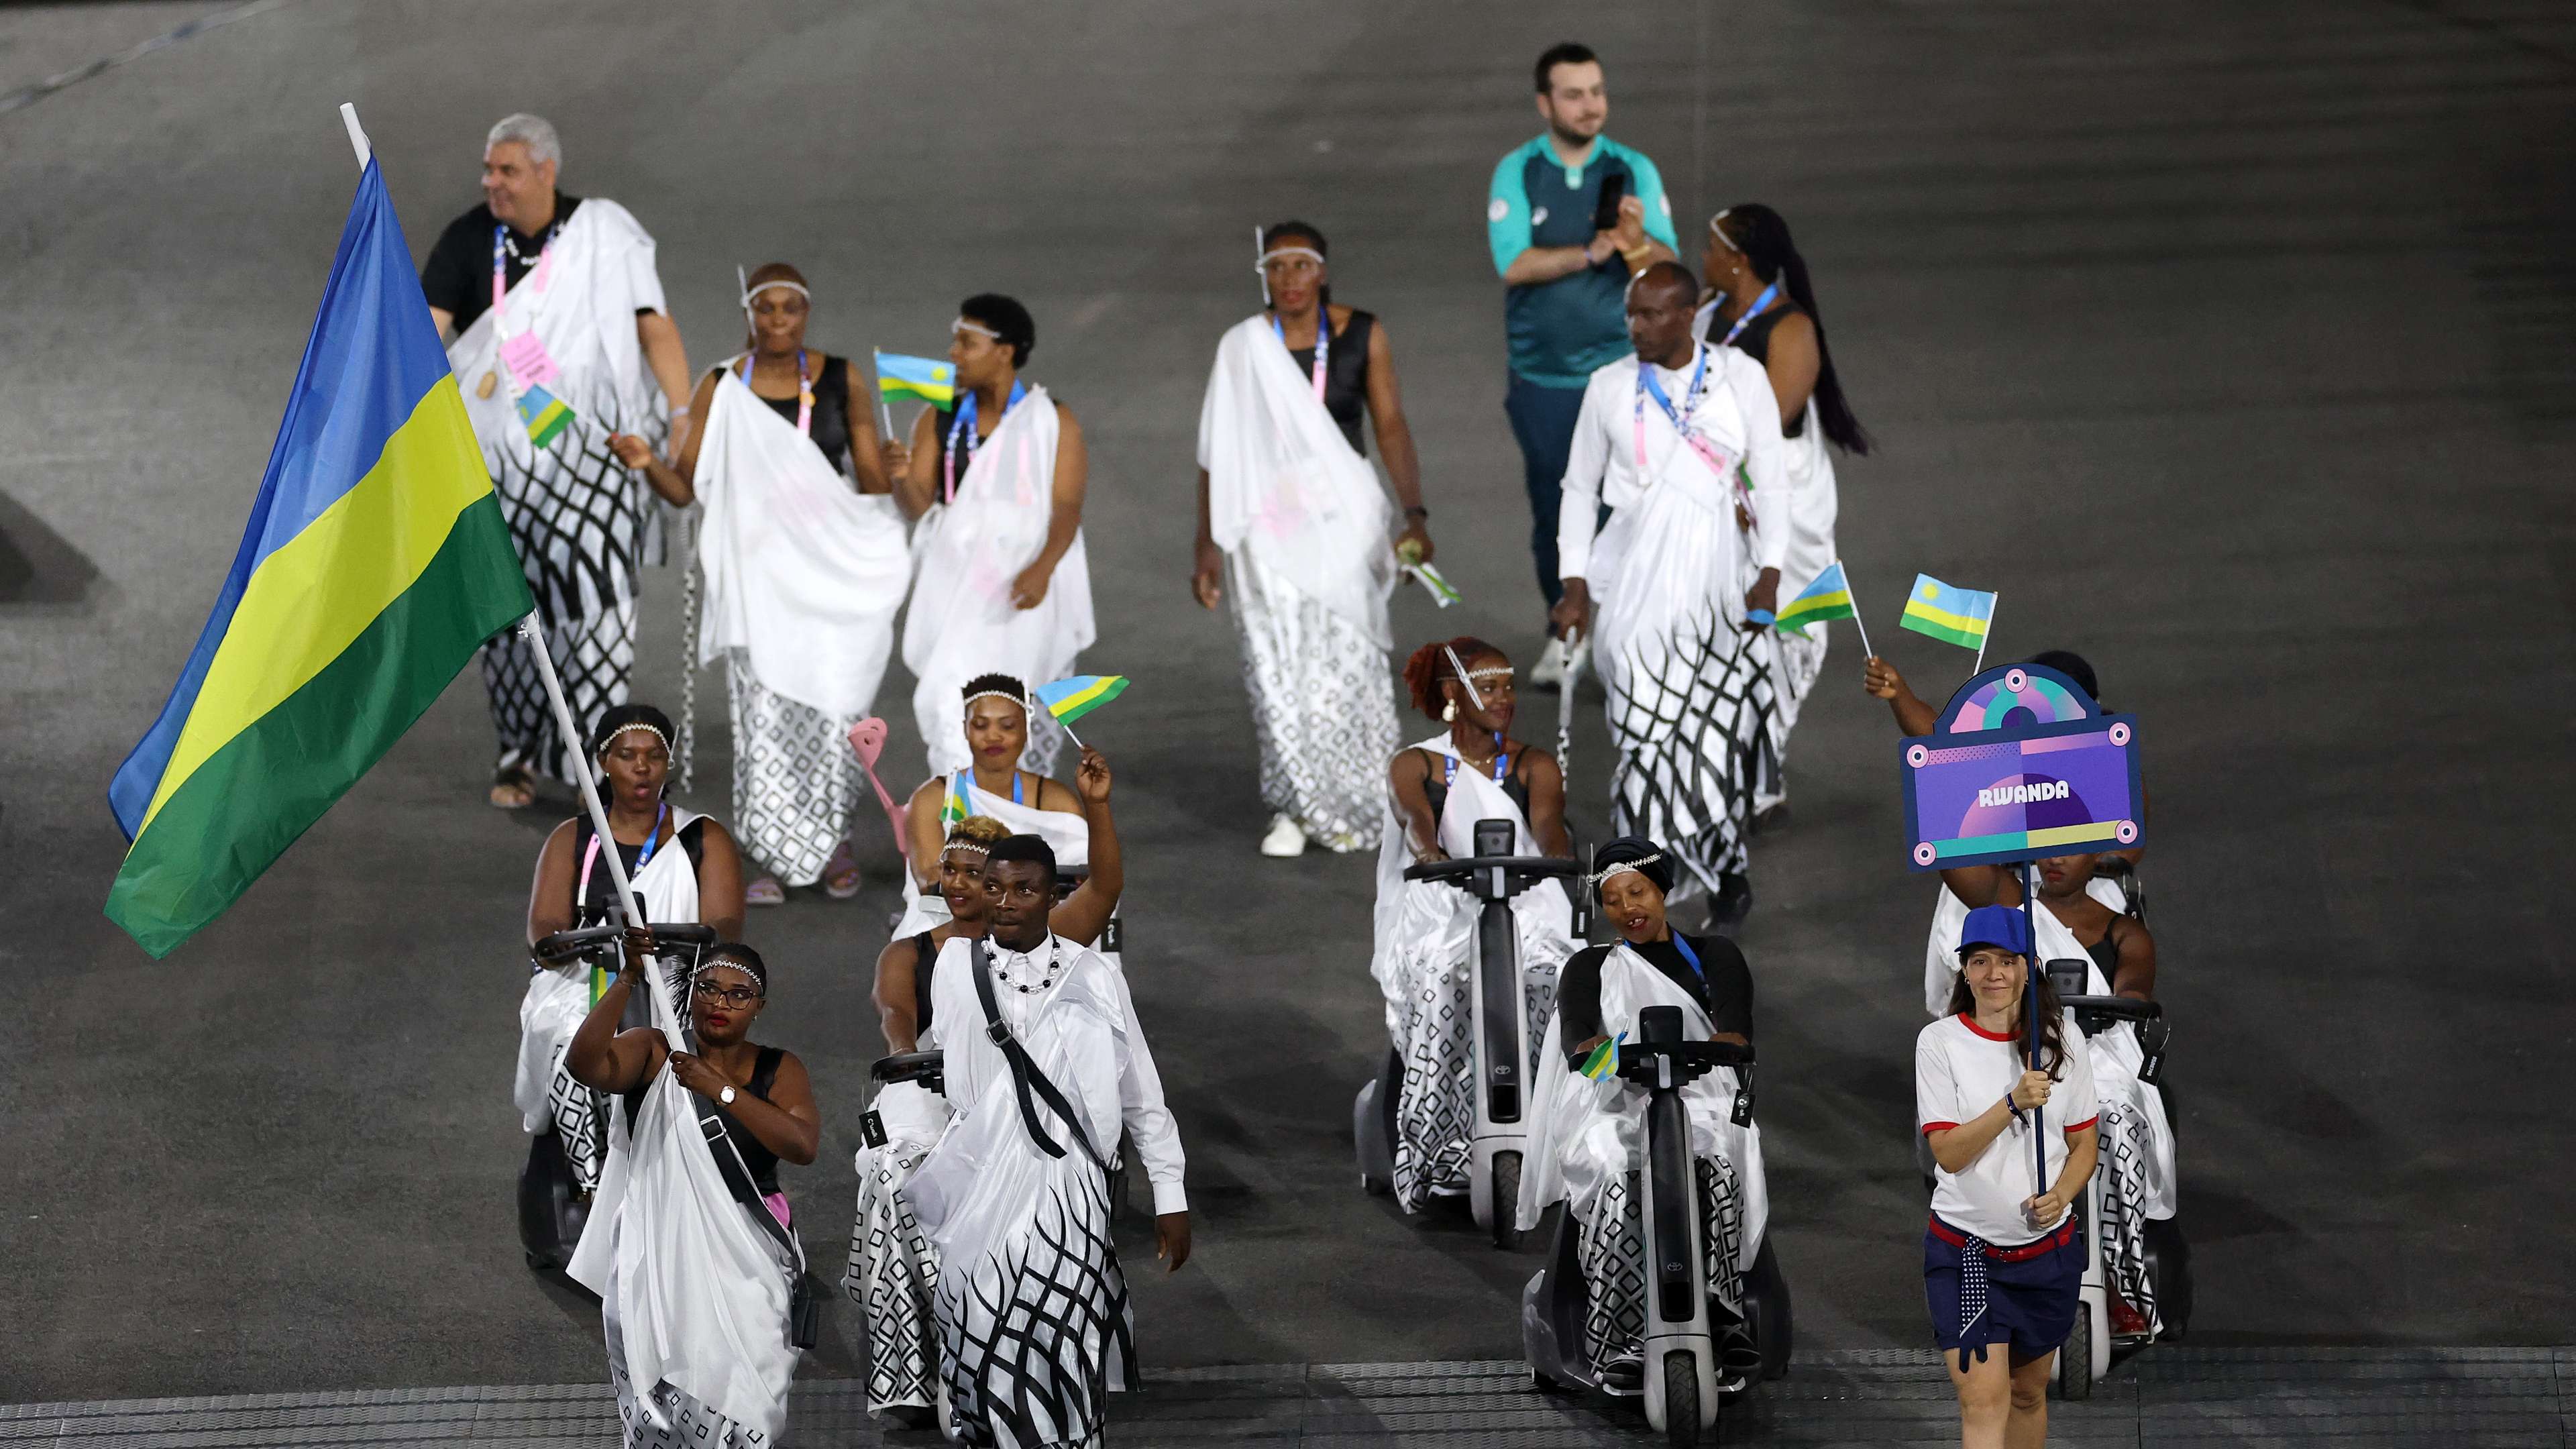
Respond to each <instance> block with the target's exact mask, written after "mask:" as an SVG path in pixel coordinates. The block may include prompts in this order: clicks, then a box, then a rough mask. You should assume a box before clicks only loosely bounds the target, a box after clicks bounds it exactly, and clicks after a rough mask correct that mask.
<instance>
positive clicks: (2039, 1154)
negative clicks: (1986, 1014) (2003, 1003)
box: [2020, 860, 2048, 1197]
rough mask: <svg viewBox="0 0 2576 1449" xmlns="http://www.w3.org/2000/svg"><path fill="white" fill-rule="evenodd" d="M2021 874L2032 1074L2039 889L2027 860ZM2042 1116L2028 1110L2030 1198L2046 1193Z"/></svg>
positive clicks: (2025, 1017) (2025, 1026)
mask: <svg viewBox="0 0 2576 1449" xmlns="http://www.w3.org/2000/svg"><path fill="white" fill-rule="evenodd" d="M2020 871H2021V920H2022V930H2023V932H2024V933H2025V934H2027V935H2028V936H2029V937H2030V954H2029V955H2028V956H2026V957H2024V958H2023V962H2024V965H2023V968H2022V975H2023V977H2024V978H2025V984H2024V987H2023V997H2024V999H2023V1002H2022V1030H2023V1032H2024V1034H2025V1038H2026V1039H2027V1040H2028V1041H2029V1042H2030V1069H2031V1070H2032V1071H2034V1072H2035V1071H2038V1070H2039V1039H2040V1025H2039V972H2040V964H2039V917H2038V916H2037V915H2036V914H2035V913H2036V912H2037V911H2038V909H2039V889H2038V877H2037V875H2036V873H2035V872H2033V871H2032V870H2031V868H2030V862H2029V861H2027V860H2025V861H2023V862H2021V866H2020ZM2045 1113H2046V1108H2044V1107H2033V1108H2032V1109H2031V1110H2030V1181H2031V1189H2030V1191H2031V1195H2032V1196H2033V1197H2037V1196H2038V1195H2039V1194H2041V1193H2044V1192H2046V1191H2048V1138H2047V1136H2046V1135H2044V1133H2043V1132H2042V1130H2041V1120H2040V1119H2041V1118H2042V1117H2043V1116H2044V1115H2045Z"/></svg>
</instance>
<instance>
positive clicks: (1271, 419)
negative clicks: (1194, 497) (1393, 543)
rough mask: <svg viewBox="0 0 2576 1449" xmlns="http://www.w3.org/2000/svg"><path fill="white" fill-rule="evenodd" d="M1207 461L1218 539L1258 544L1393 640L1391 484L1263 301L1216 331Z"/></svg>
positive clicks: (1300, 580)
mask: <svg viewBox="0 0 2576 1449" xmlns="http://www.w3.org/2000/svg"><path fill="white" fill-rule="evenodd" d="M1319 325H1323V326H1330V325H1331V323H1330V321H1329V320H1324V321H1322V322H1321V323H1320V324H1319ZM1199 466H1200V467H1202V468H1205V469H1206V470H1207V472H1208V526H1209V532H1210V533H1211V535H1212V536H1213V537H1214V538H1215V540H1216V545H1217V547H1219V548H1221V549H1224V550H1225V551H1226V552H1228V553H1232V552H1234V551H1236V550H1237V549H1249V550H1250V551H1251V553H1252V555H1253V557H1255V558H1257V559H1259V560H1260V561H1261V562H1262V563H1263V564H1264V565H1266V566H1268V567H1269V568H1270V569H1271V570H1273V571H1274V572H1276V573H1278V574H1280V575H1282V576H1283V577H1285V578H1286V579H1287V580H1288V581H1289V582H1290V583H1293V584H1295V585H1296V586H1297V589H1298V590H1299V592H1301V593H1304V594H1305V595H1307V596H1308V597H1309V598H1312V599H1314V600H1316V601H1317V602H1319V603H1321V604H1322V605H1323V606H1324V607H1325V608H1327V609H1329V610H1331V611H1332V612H1333V614H1334V615H1335V616H1337V617H1339V618H1341V619H1343V620H1344V621H1346V622H1348V623H1349V624H1351V625H1352V626H1353V627H1355V628H1357V629H1359V630H1360V632H1362V633H1363V634H1365V635H1367V636H1368V638H1369V641H1370V642H1371V643H1373V644H1375V645H1376V646H1377V647H1378V648H1380V649H1385V648H1388V647H1390V645H1391V644H1392V643H1393V636H1392V635H1391V634H1390V633H1389V632H1388V630H1387V622H1386V600H1387V595H1388V594H1389V593H1391V592H1393V590H1394V588H1395V552H1394V550H1393V549H1392V548H1391V547H1390V546H1389V544H1388V542H1387V530H1388V524H1389V522H1390V515H1389V511H1388V509H1387V505H1386V493H1385V490H1384V489H1382V488H1380V487H1379V486H1378V481H1377V472H1376V470H1375V469H1373V468H1371V467H1369V465H1368V461H1367V460H1366V459H1364V458H1362V457H1361V456H1360V455H1359V454H1358V453H1357V452H1355V451H1353V449H1352V448H1351V445H1350V440H1349V439H1347V438H1345V437H1344V436H1343V435H1342V430H1341V427H1340V425H1339V424H1337V423H1335V422H1334V421H1333V416H1332V414H1331V413H1329V412H1326V411H1325V410H1324V404H1323V400H1322V399H1320V398H1318V397H1316V396H1315V390H1314V386H1313V383H1312V382H1311V381H1310V380H1309V379H1308V378H1306V377H1302V376H1300V375H1299V374H1298V371H1297V367H1296V363H1295V362H1294V361H1293V360H1292V359H1291V358H1290V357H1289V356H1288V350H1287V348H1285V347H1284V346H1282V345H1281V344H1280V341H1279V338H1278V335H1277V334H1276V333H1275V332H1273V331H1272V329H1271V322H1270V318H1269V315H1268V314H1266V313H1264V314H1260V315H1256V316H1253V317H1249V318H1246V319H1245V320H1244V321H1242V322H1239V323H1237V324H1236V325H1235V326H1234V327H1233V328H1231V329H1230V330H1228V331H1227V333H1226V334H1225V336H1224V338H1223V339H1222V340H1220V341H1219V342H1218V343H1217V348H1216V365H1215V366H1214V367H1213V368H1212V369H1210V370H1209V372H1208V385H1207V396H1206V399H1205V401H1204V402H1203V403H1201V405H1200V407H1199Z"/></svg>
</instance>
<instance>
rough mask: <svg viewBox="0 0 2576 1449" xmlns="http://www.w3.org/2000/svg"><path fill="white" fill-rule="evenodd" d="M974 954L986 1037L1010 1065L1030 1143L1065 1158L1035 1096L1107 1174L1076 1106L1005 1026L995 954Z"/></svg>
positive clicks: (979, 945) (981, 949) (981, 950)
mask: <svg viewBox="0 0 2576 1449" xmlns="http://www.w3.org/2000/svg"><path fill="white" fill-rule="evenodd" d="M974 953H975V960H974V965H975V998H976V1000H978V1001H980V1002H982V1003H983V1006H984V1034H985V1036H987V1037H989V1038H991V1040H992V1043H993V1045H994V1046H996V1047H999V1048H1001V1051H1002V1060H1003V1061H1004V1062H1006V1063H1008V1064H1009V1065H1010V1068H1011V1084H1012V1086H1013V1087H1014V1088H1016V1089H1017V1090H1018V1092H1019V1095H1020V1120H1021V1121H1022V1122H1025V1123H1027V1124H1028V1128H1029V1139H1030V1140H1031V1141H1033V1142H1035V1143H1036V1144H1037V1145H1038V1150H1039V1151H1041V1152H1043V1153H1045V1154H1046V1155H1047V1156H1049V1157H1062V1156H1064V1148H1063V1147H1062V1146H1060V1145H1058V1143H1057V1142H1056V1140H1055V1139H1054V1138H1052V1137H1050V1136H1048V1135H1047V1131H1046V1128H1044V1127H1042V1126H1040V1125H1038V1116H1037V1110H1036V1108H1035V1106H1034V1105H1033V1104H1032V1103H1031V1102H1030V1100H1029V1098H1030V1095H1031V1094H1032V1093H1034V1094H1035V1095H1036V1097H1037V1099H1038V1100H1039V1101H1042V1102H1044V1103H1046V1105H1047V1110H1048V1111H1050V1112H1053V1113H1055V1115H1056V1116H1057V1117H1059V1118H1061V1119H1062V1120H1063V1122H1064V1125H1066V1126H1067V1127H1070V1128H1072V1129H1073V1140H1074V1142H1075V1143H1076V1144H1078V1145H1079V1146H1080V1147H1081V1148H1082V1155H1083V1156H1085V1157H1088V1158H1090V1159H1091V1160H1092V1162H1093V1163H1094V1164H1095V1165H1096V1166H1098V1167H1099V1169H1100V1170H1101V1171H1102V1172H1104V1173H1105V1172H1107V1171H1108V1170H1109V1164H1108V1163H1107V1162H1106V1161H1104V1160H1102V1158H1101V1156H1100V1149H1099V1148H1097V1147H1094V1146H1092V1145H1091V1134H1090V1133H1089V1132H1088V1131H1085V1130H1084V1128H1083V1125H1082V1119H1081V1118H1080V1117H1078V1116H1075V1115H1074V1111H1073V1104H1072V1103H1070V1102H1067V1101H1066V1100H1065V1099H1064V1093H1062V1092H1060V1091H1057V1090H1056V1085H1055V1083H1053V1082H1051V1081H1048V1080H1047V1075H1046V1073H1044V1072H1042V1071H1040V1070H1038V1064H1037V1063H1036V1062H1034V1061H1032V1060H1030V1058H1029V1049H1028V1048H1027V1047H1024V1046H1022V1045H1020V1039H1019V1038H1018V1037H1015V1036H1013V1035H1011V1029H1010V1028H1009V1027H1007V1026H1004V1025H1003V1024H1002V1009H1001V1005H1000V1003H999V1002H996V1001H995V1000H994V999H993V959H992V953H991V952H990V951H988V950H986V949H985V946H984V943H983V942H982V941H977V942H976V943H975V944H974Z"/></svg>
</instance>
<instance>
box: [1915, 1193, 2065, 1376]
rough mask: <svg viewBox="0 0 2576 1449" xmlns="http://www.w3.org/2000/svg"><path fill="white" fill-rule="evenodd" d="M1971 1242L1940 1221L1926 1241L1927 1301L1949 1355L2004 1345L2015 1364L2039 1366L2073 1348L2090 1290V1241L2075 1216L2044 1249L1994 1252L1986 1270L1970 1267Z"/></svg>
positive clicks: (2043, 1242)
mask: <svg viewBox="0 0 2576 1449" xmlns="http://www.w3.org/2000/svg"><path fill="white" fill-rule="evenodd" d="M1966 1241H1967V1235H1966V1234H1964V1233H1962V1232H1960V1231H1959V1230H1958V1229H1956V1228H1954V1227H1952V1226H1950V1225H1949V1224H1948V1223H1945V1222H1943V1221H1941V1220H1940V1219H1939V1218H1934V1219H1933V1220H1932V1224H1931V1226H1930V1227H1929V1228H1926V1229H1925V1230H1924V1233H1923V1299H1924V1303H1925V1305H1926V1306H1927V1307H1929V1308H1930V1309H1931V1311H1932V1335H1933V1337H1934V1338H1935V1339H1936V1340H1938V1341H1939V1343H1940V1345H1941V1347H1942V1349H1943V1350H1944V1351H1945V1352H1957V1351H1959V1350H1962V1349H1968V1350H1978V1349H1983V1348H1985V1347H1986V1346H1987V1345H1989V1344H1997V1343H2001V1344H2009V1345H2010V1346H2011V1349H2012V1354H2013V1356H2014V1357H2015V1358H2020V1359H2033V1358H2037V1357H2039V1356H2040V1355H2042V1354H2045V1353H2050V1352H2053V1351H2055V1349H2056V1348H2057V1346H2058V1345H2059V1344H2062V1343H2064V1342H2066V1335H2068V1334H2069V1333H2072V1332H2074V1331H2075V1314H2076V1312H2077V1310H2078V1309H2079V1308H2080V1307H2081V1306H2082V1297H2081V1294H2082V1290H2083V1287H2084V1239H2083V1236H2082V1235H2081V1234H2080V1233H2078V1232H2076V1231H2075V1225H2074V1221H2073V1215H2072V1214H2070V1215H2069V1217H2068V1221H2067V1222H2066V1223H2065V1224H2064V1225H2063V1226H2061V1227H2059V1228H2058V1229H2057V1231H2055V1232H2052V1233H2050V1234H2049V1235H2048V1236H2046V1237H2044V1238H2042V1239H2040V1240H2039V1241H2038V1242H2035V1243H2029V1244H2024V1245H2021V1246H2018V1247H2013V1248H2005V1249H1993V1248H1988V1249H1986V1250H1985V1251H1983V1252H1982V1253H1981V1254H1980V1257H1981V1260H1982V1262H1981V1264H1980V1263H1971V1262H1969V1261H1968V1259H1967V1249H1966V1246H1965V1243H1966ZM1998 1253H2001V1254H2003V1256H2000V1257H1998V1256H1997V1254H1998ZM1980 1267H1981V1268H1982V1271H1979V1269H1980ZM1976 1356H1977V1357H1978V1358H1980V1359H1982V1358H1984V1357H1985V1355H1984V1354H1983V1353H1978V1354H1977V1355H1976Z"/></svg>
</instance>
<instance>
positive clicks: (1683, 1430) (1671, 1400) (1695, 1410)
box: [1664, 1349, 1717, 1449]
mask: <svg viewBox="0 0 2576 1449" xmlns="http://www.w3.org/2000/svg"><path fill="white" fill-rule="evenodd" d="M1664 1442H1665V1443H1666V1444H1668V1445H1670V1446H1672V1449H1696V1446H1697V1445H1698V1444H1699V1442H1700V1436H1699V1365H1698V1364H1697V1363H1695V1362H1693V1361H1692V1359H1691V1356H1690V1352H1689V1350H1687V1349H1675V1350H1673V1351H1672V1352H1671V1353H1668V1354H1665V1355H1664ZM1708 1442H1709V1443H1710V1444H1712V1445H1714V1444H1715V1443H1716V1442H1717V1435H1716V1434H1715V1433H1714V1432H1712V1433H1711V1434H1710V1435H1709V1436H1708Z"/></svg>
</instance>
